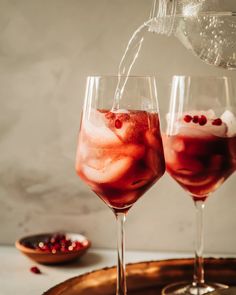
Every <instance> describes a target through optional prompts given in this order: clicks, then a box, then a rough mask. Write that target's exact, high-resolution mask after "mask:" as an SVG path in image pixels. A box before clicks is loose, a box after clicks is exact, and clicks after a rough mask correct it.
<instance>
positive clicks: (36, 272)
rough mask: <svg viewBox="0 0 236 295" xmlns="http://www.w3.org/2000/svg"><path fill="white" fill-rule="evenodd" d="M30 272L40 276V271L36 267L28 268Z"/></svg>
mask: <svg viewBox="0 0 236 295" xmlns="http://www.w3.org/2000/svg"><path fill="white" fill-rule="evenodd" d="M30 271H31V272H33V273H35V274H41V271H40V269H39V268H38V267H37V266H32V267H31V268H30Z"/></svg>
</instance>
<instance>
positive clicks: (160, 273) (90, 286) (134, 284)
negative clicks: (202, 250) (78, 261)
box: [44, 258, 236, 295]
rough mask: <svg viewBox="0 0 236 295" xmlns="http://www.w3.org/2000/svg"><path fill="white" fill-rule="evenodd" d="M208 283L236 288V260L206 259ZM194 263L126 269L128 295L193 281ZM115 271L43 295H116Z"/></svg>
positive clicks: (96, 273)
mask: <svg viewBox="0 0 236 295" xmlns="http://www.w3.org/2000/svg"><path fill="white" fill-rule="evenodd" d="M204 265H205V277H206V281H209V282H210V281H214V282H218V283H223V284H227V285H229V286H236V258H220V259H217V258H206V259H205V263H204ZM192 276H193V259H169V260H160V261H146V262H139V263H132V264H128V265H127V285H128V295H131V294H132V295H143V294H145V295H154V294H155V295H158V294H161V290H162V288H163V287H164V286H165V285H167V284H170V283H174V282H178V281H186V280H191V279H192ZM115 286H116V268H115V267H111V268H103V269H100V270H96V271H93V272H90V273H86V274H83V275H80V276H77V277H74V278H71V279H69V280H66V281H65V282H63V283H60V284H59V285H56V286H55V287H53V288H51V289H50V290H48V291H47V292H45V293H44V295H114V294H115Z"/></svg>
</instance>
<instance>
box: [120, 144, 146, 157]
mask: <svg viewBox="0 0 236 295" xmlns="http://www.w3.org/2000/svg"><path fill="white" fill-rule="evenodd" d="M144 152H145V147H144V146H143V145H138V144H125V145H122V146H121V147H120V148H118V149H117V153H118V154H120V155H124V156H128V157H132V158H134V159H136V160H137V159H140V158H142V157H143V155H144Z"/></svg>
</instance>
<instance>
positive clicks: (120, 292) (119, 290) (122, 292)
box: [116, 213, 127, 295]
mask: <svg viewBox="0 0 236 295" xmlns="http://www.w3.org/2000/svg"><path fill="white" fill-rule="evenodd" d="M125 218H126V216H125V213H116V220H117V255H118V263H117V285H116V295H126V294H127V289H126V277H125V231H124V224H125Z"/></svg>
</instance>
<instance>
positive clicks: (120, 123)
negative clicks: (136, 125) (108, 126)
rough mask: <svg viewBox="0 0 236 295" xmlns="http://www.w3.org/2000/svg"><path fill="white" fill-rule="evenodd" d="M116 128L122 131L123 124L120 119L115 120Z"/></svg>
mask: <svg viewBox="0 0 236 295" xmlns="http://www.w3.org/2000/svg"><path fill="white" fill-rule="evenodd" d="M115 127H116V129H120V128H121V127H122V122H121V121H120V120H119V119H116V120H115Z"/></svg>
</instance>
